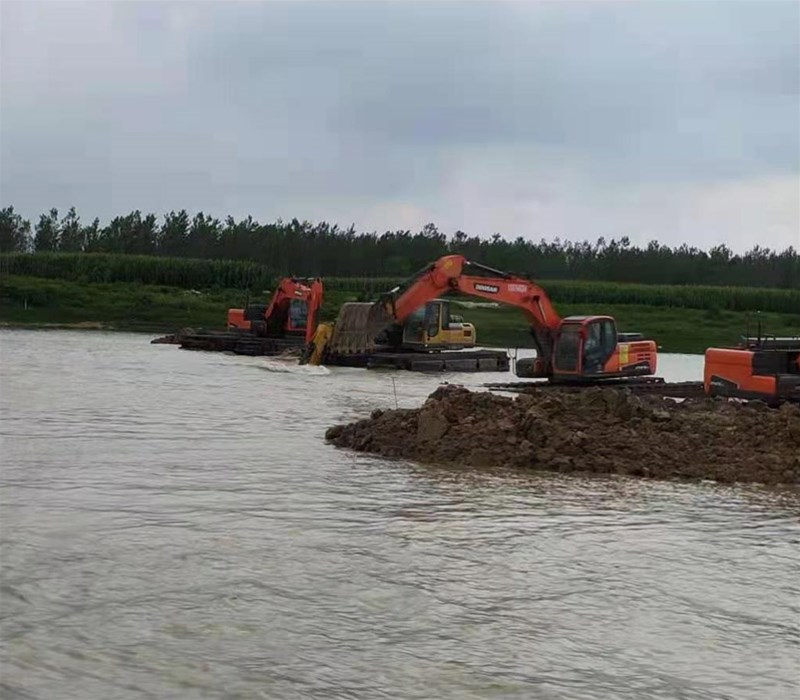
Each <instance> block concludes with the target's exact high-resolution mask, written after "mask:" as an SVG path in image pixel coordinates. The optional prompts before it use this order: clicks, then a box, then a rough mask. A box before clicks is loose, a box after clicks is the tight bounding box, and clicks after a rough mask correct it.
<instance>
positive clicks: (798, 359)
mask: <svg viewBox="0 0 800 700" xmlns="http://www.w3.org/2000/svg"><path fill="white" fill-rule="evenodd" d="M703 384H704V387H705V392H706V393H707V394H709V395H710V396H727V397H733V398H739V399H758V400H761V401H764V402H765V403H768V404H779V403H782V402H784V401H795V402H800V336H794V337H786V338H779V337H776V336H764V335H762V334H761V330H760V328H759V332H758V336H757V337H755V338H751V337H747V338H742V341H741V343H740V344H739V346H738V347H735V348H708V350H706V354H705V367H704V373H703Z"/></svg>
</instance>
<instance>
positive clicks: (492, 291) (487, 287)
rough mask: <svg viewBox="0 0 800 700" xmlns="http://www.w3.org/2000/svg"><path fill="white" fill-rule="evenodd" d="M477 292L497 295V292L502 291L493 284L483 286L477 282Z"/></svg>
mask: <svg viewBox="0 0 800 700" xmlns="http://www.w3.org/2000/svg"><path fill="white" fill-rule="evenodd" d="M475 290H476V291H478V292H489V294H497V292H499V291H500V288H499V287H495V286H494V285H493V284H482V283H481V282H476V283H475Z"/></svg>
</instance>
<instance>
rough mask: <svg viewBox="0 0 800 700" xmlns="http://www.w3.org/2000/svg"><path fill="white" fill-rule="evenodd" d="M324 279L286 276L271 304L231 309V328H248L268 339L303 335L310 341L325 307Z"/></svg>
mask: <svg viewBox="0 0 800 700" xmlns="http://www.w3.org/2000/svg"><path fill="white" fill-rule="evenodd" d="M323 296H324V287H323V284H322V280H321V279H319V278H318V277H314V278H297V277H284V278H283V279H281V280H280V281H279V282H278V288H277V289H276V290H275V293H274V294H273V295H272V299H271V300H270V302H269V304H266V305H263V304H250V305H248V306H246V307H245V308H243V309H228V330H232V331H235V330H239V331H247V332H249V333H252V334H253V335H256V336H259V337H265V338H290V337H300V338H302V339H303V342H305V343H309V342H310V341H311V339H312V338H313V336H314V331H315V329H316V327H317V316H318V315H319V309H320V307H321V306H322V301H323Z"/></svg>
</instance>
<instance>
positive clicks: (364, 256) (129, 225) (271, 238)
mask: <svg viewBox="0 0 800 700" xmlns="http://www.w3.org/2000/svg"><path fill="white" fill-rule="evenodd" d="M1 214H2V216H0V248H2V250H3V251H6V252H10V251H18V252H24V251H27V250H29V248H30V240H29V234H28V233H26V232H29V230H30V224H29V223H28V222H25V221H23V220H21V219H19V217H18V216H16V215H14V214H13V208H11V207H9V208H8V209H7V210H5V209H4V210H2V212H1ZM78 221H79V218H78V216H77V213H75V211H74V209H72V210H70V213H69V214H67V216H66V217H64V219H62V220H61V221H60V222H59V221H58V219H57V212H55V210H52V211H51V212H50V213H48V214H45V215H43V216H42V218H41V219H40V221H39V224H38V225H37V227H36V228H37V231H36V240H35V249H36V250H37V251H75V250H81V251H84V252H90V253H126V254H134V255H153V256H164V257H180V258H204V259H228V260H242V261H252V262H256V263H259V264H261V265H265V266H267V267H268V268H269V269H270V270H272V271H273V272H274V273H275V274H280V275H287V274H293V275H301V276H314V275H326V276H327V277H353V276H359V275H376V276H383V277H407V276H409V275H411V274H413V273H414V272H415V271H417V270H419V269H420V268H422V267H423V266H424V265H426V264H428V263H430V262H431V261H432V260H435V259H436V258H438V257H440V256H442V255H444V254H447V253H460V254H462V255H464V256H465V257H467V258H468V259H470V260H475V261H479V262H482V263H484V264H485V265H489V266H490V267H494V268H496V269H500V270H508V271H510V272H517V273H521V274H527V275H529V276H531V277H532V278H535V279H537V280H549V279H564V280H596V281H600V280H603V281H612V282H625V283H642V284H671V285H674V284H679V285H687V284H706V285H727V286H737V287H738V286H748V287H778V288H785V289H800V254H798V252H797V250H795V249H794V248H791V247H790V248H788V249H786V250H784V251H782V252H778V251H772V250H769V249H766V248H762V247H760V246H756V247H755V248H753V249H752V250H750V251H748V252H746V253H744V254H734V253H733V252H732V251H731V250H730V249H729V248H727V247H726V246H724V245H720V246H716V247H715V248H713V249H711V250H710V251H704V250H699V249H697V248H694V247H691V246H688V245H681V246H678V247H674V248H673V247H669V246H665V245H661V244H660V243H658V242H657V241H652V242H651V243H649V244H648V245H647V246H644V247H638V246H634V245H631V242H630V240H629V239H628V238H627V237H623V238H621V239H619V240H610V241H607V240H606V239H604V238H599V239H597V241H595V242H593V243H592V242H590V241H579V242H570V241H560V240H559V239H555V240H554V241H548V240H544V239H542V240H539V241H533V240H530V239H527V238H523V237H522V236H518V237H516V238H514V239H507V238H503V237H502V236H500V235H499V234H494V235H493V236H491V237H490V238H487V237H485V236H477V235H472V236H470V235H467V234H466V233H464V232H463V231H456V232H455V233H454V234H453V235H451V236H449V237H448V236H447V235H446V234H445V233H443V232H441V231H439V230H438V229H437V228H436V226H435V225H433V224H426V225H425V226H423V228H422V230H420V231H418V232H412V231H409V230H395V231H385V232H384V233H381V234H378V233H377V232H361V233H358V232H356V231H355V229H354V228H353V227H352V226H351V227H350V228H347V229H342V228H340V227H339V226H337V225H331V224H328V223H326V222H320V223H316V224H314V223H311V222H308V221H299V220H298V219H292V220H291V221H289V222H284V221H281V220H278V221H276V222H274V223H268V224H261V223H259V222H257V221H255V220H253V219H252V217H249V216H248V217H246V218H245V219H242V220H240V221H236V220H235V219H234V218H233V217H230V216H229V217H226V218H225V219H224V220H220V219H217V218H214V217H212V216H209V215H207V214H204V213H202V212H200V213H198V214H196V215H194V216H193V217H192V216H190V215H189V214H188V213H187V212H186V211H185V210H181V211H179V212H175V211H172V212H170V213H168V214H167V215H166V216H164V217H163V219H162V220H161V222H160V223H159V220H158V217H156V216H155V215H154V214H144V213H142V212H140V211H138V210H137V211H134V212H131V213H130V214H127V215H125V216H118V217H115V218H114V219H112V220H111V221H110V222H109V223H108V224H107V225H105V226H100V223H99V221H97V220H95V223H94V224H92V226H88V227H86V226H84V227H81V228H80V230H79V229H78V228H77V222H78Z"/></svg>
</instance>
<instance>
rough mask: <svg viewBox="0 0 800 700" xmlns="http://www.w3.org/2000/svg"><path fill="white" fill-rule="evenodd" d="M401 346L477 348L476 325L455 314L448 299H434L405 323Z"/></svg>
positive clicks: (438, 348) (413, 348) (410, 347)
mask: <svg viewBox="0 0 800 700" xmlns="http://www.w3.org/2000/svg"><path fill="white" fill-rule="evenodd" d="M401 347H403V348H406V349H409V350H428V351H430V350H461V349H463V348H474V347H475V326H474V325H472V324H471V323H464V319H463V318H461V317H460V316H453V315H451V314H450V302H449V301H447V300H446V299H434V300H433V301H429V302H428V303H427V304H425V306H423V307H422V308H420V309H417V310H416V311H415V312H414V313H412V314H411V315H410V316H409V317H408V319H406V321H405V322H404V323H403V335H402V343H401Z"/></svg>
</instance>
